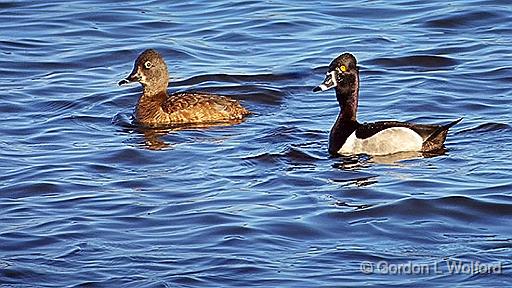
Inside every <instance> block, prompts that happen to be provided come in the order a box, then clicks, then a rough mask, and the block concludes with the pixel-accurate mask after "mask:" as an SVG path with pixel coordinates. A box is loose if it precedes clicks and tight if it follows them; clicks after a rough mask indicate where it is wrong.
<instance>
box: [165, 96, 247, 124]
mask: <svg viewBox="0 0 512 288" xmlns="http://www.w3.org/2000/svg"><path fill="white" fill-rule="evenodd" d="M163 109H164V111H165V112H166V113H168V115H169V117H170V118H171V121H172V122H196V123H200V122H216V121H226V120H234V119H242V118H243V117H244V116H245V115H248V114H250V112H249V111H248V110H247V109H245V108H244V107H242V106H241V105H240V103H239V102H238V101H237V100H234V99H231V98H228V97H224V96H218V95H212V94H206V93H175V94H173V95H171V96H170V97H169V98H168V99H167V101H166V102H165V103H164V105H163Z"/></svg>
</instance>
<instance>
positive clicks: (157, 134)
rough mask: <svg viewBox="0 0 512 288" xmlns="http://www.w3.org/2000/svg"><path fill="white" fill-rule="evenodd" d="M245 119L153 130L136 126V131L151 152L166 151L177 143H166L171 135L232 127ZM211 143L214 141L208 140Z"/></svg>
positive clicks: (170, 126)
mask: <svg viewBox="0 0 512 288" xmlns="http://www.w3.org/2000/svg"><path fill="white" fill-rule="evenodd" d="M243 121H244V120H243V119H237V120H231V121H223V122H212V123H196V124H179V125H169V126H166V127H165V128H153V127H144V126H136V127H135V130H136V131H137V132H139V133H140V134H142V136H143V137H144V142H143V143H142V145H143V146H144V147H145V148H146V149H149V150H165V149H172V147H173V146H174V145H175V143H170V142H166V141H164V140H163V139H162V138H163V137H165V136H167V135H170V134H172V133H174V132H176V131H183V130H205V129H211V128H215V127H221V126H232V125H237V124H240V123H242V122H243ZM208 139H209V141H210V142H211V141H212V139H211V138H208Z"/></svg>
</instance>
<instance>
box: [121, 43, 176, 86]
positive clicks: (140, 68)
mask: <svg viewBox="0 0 512 288" xmlns="http://www.w3.org/2000/svg"><path fill="white" fill-rule="evenodd" d="M130 82H139V83H140V84H142V86H143V87H144V94H145V95H146V94H150V95H151V94H157V93H160V92H165V91H166V90H167V85H168V84H169V72H168V70H167V65H166V64H165V61H164V59H163V58H162V56H161V55H160V53H158V52H157V51H155V50H153V49H148V50H146V51H144V52H142V54H140V55H139V57H138V58H137V60H135V64H134V66H133V70H132V72H131V73H130V75H128V77H126V78H125V79H123V80H121V81H119V85H123V84H128V83H130Z"/></svg>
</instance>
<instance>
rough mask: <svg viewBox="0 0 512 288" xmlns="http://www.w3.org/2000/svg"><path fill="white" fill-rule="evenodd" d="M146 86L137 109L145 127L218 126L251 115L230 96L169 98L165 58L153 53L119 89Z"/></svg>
mask: <svg viewBox="0 0 512 288" xmlns="http://www.w3.org/2000/svg"><path fill="white" fill-rule="evenodd" d="M130 82H139V83H141V84H142V87H143V89H142V90H143V93H142V96H140V98H139V101H138V103H137V106H136V109H135V118H136V120H137V122H138V123H139V124H142V125H145V126H160V125H173V124H188V123H190V124H192V123H215V122H229V121H233V120H241V119H243V118H244V117H245V116H247V115H249V114H251V113H250V112H249V111H248V110H247V109H245V108H244V107H243V106H242V105H241V104H240V102H239V101H237V100H235V99H231V98H229V97H226V96H219V95H213V94H208V93H198V92H178V93H174V94H171V95H169V94H168V93H167V86H168V83H169V74H168V70H167V65H166V64H165V61H164V60H163V58H162V56H161V55H160V54H159V53H158V52H156V51H155V50H153V49H148V50H146V51H144V52H143V53H142V54H141V55H140V56H139V57H138V58H137V60H136V61H135V64H134V68H133V71H132V72H131V73H130V75H129V76H128V77H126V78H125V79H123V80H121V81H120V82H119V85H123V84H127V83H130Z"/></svg>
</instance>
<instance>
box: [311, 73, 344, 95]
mask: <svg viewBox="0 0 512 288" xmlns="http://www.w3.org/2000/svg"><path fill="white" fill-rule="evenodd" d="M336 85H338V83H337V82H336V72H334V71H331V72H327V75H326V76H325V79H324V82H322V84H320V85H318V86H316V87H315V88H313V92H315V93H318V92H322V91H327V90H329V89H331V88H334V87H336Z"/></svg>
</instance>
